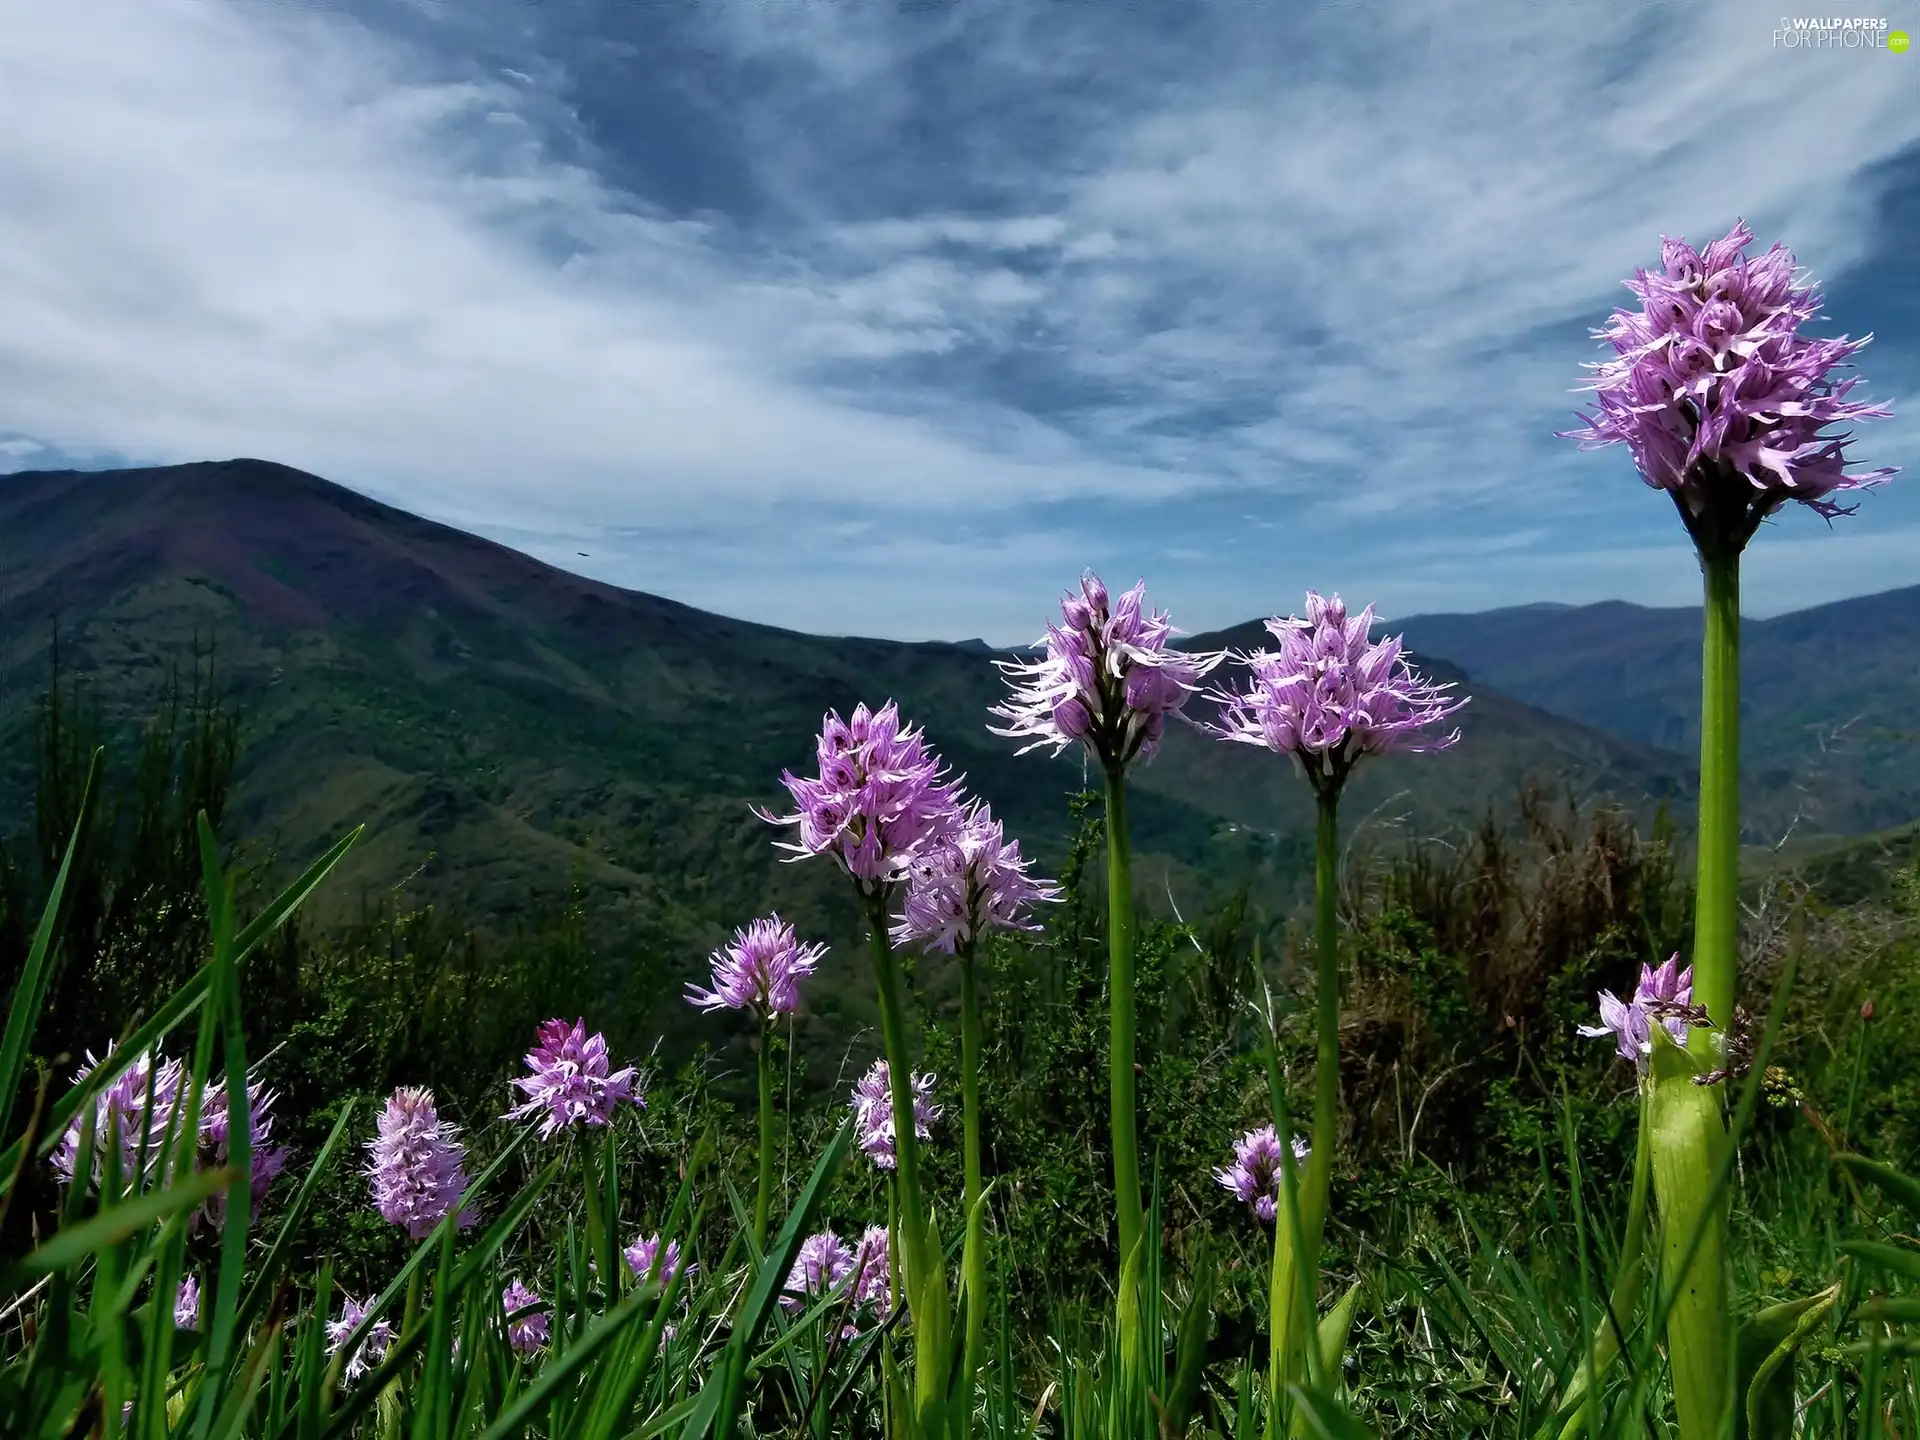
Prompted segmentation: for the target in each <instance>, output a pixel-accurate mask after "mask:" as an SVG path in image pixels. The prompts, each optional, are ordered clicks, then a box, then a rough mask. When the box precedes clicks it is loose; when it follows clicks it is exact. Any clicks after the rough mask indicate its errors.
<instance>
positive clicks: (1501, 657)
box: [1386, 585, 1920, 834]
mask: <svg viewBox="0 0 1920 1440" xmlns="http://www.w3.org/2000/svg"><path fill="white" fill-rule="evenodd" d="M1386 628H1387V629H1389V630H1392V631H1395V632H1398V633H1401V634H1404V635H1405V637H1406V640H1407V643H1408V645H1409V646H1411V647H1412V648H1414V649H1417V650H1422V651H1426V652H1429V653H1433V654H1440V655H1445V656H1447V657H1448V658H1449V659H1451V660H1453V661H1454V662H1455V663H1457V664H1458V665H1459V666H1461V667H1462V668H1463V669H1464V670H1465V671H1466V672H1467V673H1468V674H1470V675H1472V676H1473V677H1474V678H1475V679H1476V680H1477V681H1480V682H1482V683H1485V684H1487V685H1491V686H1493V687H1495V688H1496V689H1499V690H1501V691H1503V692H1505V693H1506V694H1509V695H1512V696H1514V697H1516V698H1518V699H1521V700H1525V701H1527V702H1529V703H1531V704H1535V705H1538V706H1540V707H1541V708H1543V709H1545V710H1549V711H1551V712H1552V713H1554V714H1557V715H1563V716H1566V717H1567V718H1569V719H1574V720H1579V721H1581V722H1582V723H1584V724H1588V725H1592V726H1594V727H1596V728H1597V729H1601V730H1604V731H1606V732H1608V733H1609V734H1612V735H1618V736H1620V737H1621V738H1622V739H1628V740H1634V741H1637V742H1639V743H1641V744H1646V745H1657V746H1661V747H1663V748H1667V749H1672V750H1675V751H1677V752H1680V753H1685V754H1693V753H1695V752H1696V751H1697V748H1698V745H1699V707H1700V629H1701V615H1700V610H1699V609H1698V608H1697V607H1694V608H1681V607H1672V608H1658V609H1655V608H1650V607H1646V606H1640V605H1633V604H1629V603H1627V602H1625V601H1618V600H1613V601H1605V602H1602V603H1600V604H1596V605H1581V606H1571V607H1564V608H1557V609H1552V610H1546V609H1542V608H1541V607H1536V606H1521V607H1514V608H1511V609H1504V610H1491V611H1485V612H1482V613H1479V614H1467V615H1414V616H1410V617H1408V618H1407V619H1405V620H1399V621H1394V622H1391V623H1390V624H1389V625H1388V626H1387V627H1386ZM1741 698H1742V706H1741V725H1742V737H1741V741H1742V743H1741V749H1742V753H1743V757H1744V762H1745V765H1746V770H1747V779H1748V787H1749V789H1750V791H1752V792H1753V793H1752V794H1751V795H1750V797H1749V804H1750V805H1751V806H1755V807H1757V809H1756V814H1757V815H1759V816H1764V817H1766V818H1767V821H1768V822H1769V823H1772V824H1774V825H1779V824H1780V823H1782V820H1781V814H1780V812H1781V811H1782V810H1784V809H1786V808H1787V807H1786V806H1784V805H1783V804H1782V802H1781V794H1782V792H1792V793H1793V795H1794V796H1795V800H1794V804H1795V806H1797V807H1800V808H1801V809H1802V810H1803V812H1804V818H1803V821H1802V823H1803V825H1804V826H1809V827H1811V828H1813V829H1815V830H1821V831H1827V832H1831V833H1837V834H1849V833H1859V832H1866V831H1877V830H1881V829H1885V828H1887V827H1890V826H1896V825H1900V824H1903V823H1905V822H1907V821H1910V820H1912V819H1913V818H1914V817H1915V816H1916V815H1920V749H1916V745H1915V741H1916V739H1917V738H1920V736H1916V733H1915V732H1916V731H1920V585H1916V586H1910V587H1907V588H1904V589H1899V590H1890V591H1887V592H1885V593H1882V594H1879V595H1872V596H1866V597H1862V598H1858V599H1853V600H1845V601H1839V602H1836V603H1834V604H1829V605H1820V606H1816V607H1814V608H1811V609H1807V610H1797V611H1792V612H1790V613H1788V614H1784V615H1776V616H1770V617H1768V618H1766V619H1753V618H1747V619H1744V620H1743V621H1742V622H1741ZM1789 818H1790V817H1789Z"/></svg>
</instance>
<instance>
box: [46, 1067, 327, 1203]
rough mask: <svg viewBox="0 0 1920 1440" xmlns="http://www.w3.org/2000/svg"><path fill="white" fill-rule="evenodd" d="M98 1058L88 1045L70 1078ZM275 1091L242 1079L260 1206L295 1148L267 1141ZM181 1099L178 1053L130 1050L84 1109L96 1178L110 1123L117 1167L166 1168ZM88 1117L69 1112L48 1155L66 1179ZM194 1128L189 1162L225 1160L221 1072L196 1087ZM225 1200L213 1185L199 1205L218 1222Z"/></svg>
mask: <svg viewBox="0 0 1920 1440" xmlns="http://www.w3.org/2000/svg"><path fill="white" fill-rule="evenodd" d="M112 1054H113V1047H112V1045H109V1046H108V1047H107V1055H108V1056H111V1055H112ZM103 1063H105V1061H104V1059H96V1058H95V1057H94V1055H93V1053H92V1052H91V1051H89V1052H87V1058H86V1063H85V1064H83V1065H81V1066H80V1067H79V1069H77V1070H76V1071H75V1072H74V1075H73V1081H74V1083H75V1084H76V1085H77V1084H79V1083H80V1082H81V1081H83V1080H85V1079H86V1077H87V1076H88V1075H89V1074H90V1073H91V1072H92V1071H93V1069H94V1068H95V1067H96V1066H98V1065H100V1064H103ZM277 1098H278V1097H277V1095H276V1093H275V1092H274V1091H273V1090H270V1089H268V1088H267V1087H266V1085H264V1084H263V1083H262V1082H260V1081H258V1080H251V1079H250V1080H249V1081H248V1082H247V1137H248V1141H249V1146H250V1150H249V1161H248V1165H249V1175H248V1184H249V1187H250V1190H251V1194H252V1197H253V1206H254V1209H255V1210H258V1208H259V1206H260V1202H261V1200H262V1199H264V1198H265V1196H266V1193H267V1191H268V1189H269V1188H271V1186H272V1185H273V1182H274V1180H275V1178H276V1177H278V1176H279V1174H280V1172H281V1171H283V1170H284V1169H286V1166H287V1161H288V1160H289V1159H291V1158H292V1155H293V1151H292V1148H291V1147H289V1146H285V1145H275V1144H273V1143H272V1138H273V1113H272V1112H273V1102H274V1101H275V1099H277ZM186 1101H187V1071H186V1067H185V1065H183V1064H182V1063H181V1062H180V1061H179V1060H175V1059H168V1058H164V1057H157V1056H156V1055H155V1054H154V1053H153V1052H152V1051H142V1052H141V1053H140V1054H139V1055H137V1056H135V1057H134V1059H133V1060H132V1062H131V1063H129V1064H128V1066H127V1067H126V1069H124V1070H122V1071H121V1072H120V1073H119V1074H118V1075H117V1076H115V1077H114V1080H113V1083H112V1084H110V1085H108V1086H107V1087H106V1088H105V1089H104V1090H102V1091H101V1092H100V1093H99V1094H98V1095H97V1096H95V1097H94V1100H93V1104H92V1107H91V1111H90V1113H91V1115H92V1119H93V1142H92V1143H93V1152H94V1161H93V1179H94V1181H95V1182H96V1183H97V1182H98V1181H99V1179H100V1176H101V1169H102V1167H101V1152H102V1150H103V1149H104V1147H105V1146H106V1144H107V1137H108V1134H109V1132H111V1131H117V1132H118V1133H119V1137H120V1141H119V1145H120V1169H121V1173H122V1174H123V1175H129V1176H131V1175H134V1174H135V1173H137V1172H142V1167H143V1165H144V1172H143V1173H144V1177H145V1178H146V1179H148V1180H152V1179H154V1178H155V1177H156V1176H159V1175H161V1174H163V1173H166V1168H167V1164H166V1162H167V1161H168V1159H169V1158H170V1156H169V1154H168V1147H169V1145H173V1144H177V1143H178V1136H177V1134H176V1131H177V1129H178V1127H179V1125H180V1124H181V1123H182V1122H183V1121H184V1120H185V1118H186V1116H185V1108H186ZM86 1118H87V1117H86V1115H84V1114H83V1115H76V1116H75V1117H74V1118H73V1120H72V1122H71V1123H70V1124H69V1125H68V1126H67V1128H66V1130H65V1131H64V1132H63V1133H62V1135H61V1137H60V1140H59V1143H58V1144H56V1145H55V1146H54V1149H53V1154H52V1155H51V1156H50V1157H49V1158H50V1160H51V1162H52V1164H53V1168H54V1171H55V1173H57V1174H58V1175H59V1177H60V1179H61V1180H62V1181H63V1182H65V1183H67V1184H72V1183H73V1180H74V1171H75V1169H76V1167H77V1166H78V1164H79V1157H80V1142H81V1132H82V1130H83V1128H84V1125H85V1122H86ZM198 1131H199V1133H198V1136H197V1137H196V1141H197V1143H196V1144H195V1146H194V1147H193V1156H194V1158H193V1161H192V1168H194V1169H203V1168H205V1169H210V1168H214V1167H218V1166H221V1165H225V1164H226V1163H227V1162H228V1160H229V1159H230V1158H231V1157H230V1153H229V1143H230V1142H229V1135H228V1122H227V1082H226V1081H225V1080H224V1079H217V1080H212V1081H209V1082H208V1084H207V1086H206V1088H205V1090H204V1091H203V1092H202V1093H201V1097H200V1117H199V1122H198ZM143 1157H144V1158H143ZM226 1203H227V1197H226V1192H225V1191H216V1192H215V1193H214V1194H213V1195H211V1196H209V1197H208V1199H207V1201H206V1203H205V1205H204V1206H203V1207H202V1212H201V1213H204V1214H205V1215H206V1216H207V1217H209V1218H210V1219H211V1220H213V1222H214V1223H216V1224H218V1223H219V1221H220V1219H221V1217H222V1216H223V1215H224V1214H225V1213H226Z"/></svg>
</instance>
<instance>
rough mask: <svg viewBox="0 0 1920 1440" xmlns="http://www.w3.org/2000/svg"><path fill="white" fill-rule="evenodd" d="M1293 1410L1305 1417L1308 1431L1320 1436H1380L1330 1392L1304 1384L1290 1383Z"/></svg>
mask: <svg viewBox="0 0 1920 1440" xmlns="http://www.w3.org/2000/svg"><path fill="white" fill-rule="evenodd" d="M1287 1392H1288V1393H1289V1394H1290V1395H1292V1396H1293V1405H1294V1414H1295V1415H1296V1416H1298V1417H1299V1418H1300V1419H1302V1420H1304V1421H1306V1424H1307V1429H1308V1433H1309V1434H1312V1435H1315V1436H1317V1437H1318V1440H1380V1437H1379V1436H1378V1435H1376V1434H1375V1433H1374V1432H1373V1431H1371V1430H1369V1429H1368V1428H1367V1427H1366V1426H1365V1425H1364V1424H1362V1423H1361V1421H1360V1418H1359V1417H1358V1416H1357V1415H1355V1414H1354V1413H1353V1412H1352V1411H1351V1410H1349V1409H1348V1408H1347V1407H1346V1406H1345V1405H1343V1404H1341V1403H1340V1401H1338V1400H1336V1399H1334V1398H1333V1397H1332V1396H1331V1395H1323V1394H1321V1393H1320V1392H1319V1391H1318V1390H1311V1389H1309V1388H1308V1387H1306V1386H1305V1385H1289V1386H1288V1387H1287Z"/></svg>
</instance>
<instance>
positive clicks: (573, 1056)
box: [501, 1020, 647, 1140]
mask: <svg viewBox="0 0 1920 1440" xmlns="http://www.w3.org/2000/svg"><path fill="white" fill-rule="evenodd" d="M527 1072H528V1073H527V1074H525V1075H522V1076H519V1077H517V1078H516V1079H515V1080H514V1081H513V1083H514V1085H515V1086H517V1087H518V1088H519V1089H520V1090H521V1091H522V1092H524V1093H525V1095H526V1097H527V1098H526V1100H525V1101H524V1102H523V1103H522V1104H519V1105H516V1106H514V1107H513V1109H511V1110H509V1111H507V1113H506V1114H505V1115H504V1116H503V1117H501V1118H503V1119H506V1120H524V1119H527V1118H528V1117H530V1116H535V1115H540V1116H543V1117H544V1118H543V1119H542V1120H541V1124H540V1138H541V1139H542V1140H546V1139H550V1138H551V1137H552V1136H553V1133H554V1132H555V1131H556V1130H560V1129H564V1128H566V1127H568V1126H573V1125H605V1124H606V1123H607V1122H608V1121H610V1120H611V1119H612V1118H613V1110H614V1107H615V1106H616V1105H618V1104H620V1103H621V1102H622V1101H631V1102H632V1103H633V1104H635V1105H638V1106H640V1107H642V1108H643V1109H644V1108H645V1106H646V1103H647V1100H646V1096H645V1095H644V1094H642V1093H641V1092H640V1091H639V1090H638V1089H637V1088H636V1086H635V1077H636V1074H637V1072H636V1071H635V1070H634V1068H633V1067H632V1066H631V1065H629V1066H627V1067H626V1068H625V1069H622V1070H611V1071H610V1070H609V1063H608V1060H607V1038H606V1036H604V1035H601V1034H598V1033H596V1034H593V1035H588V1034H587V1025H586V1021H584V1020H576V1021H574V1022H573V1024H572V1025H568V1024H567V1022H566V1021H564V1020H547V1021H544V1022H542V1024H541V1026H540V1029H539V1032H538V1035H537V1037H536V1043H535V1045H534V1048H533V1049H532V1050H529V1051H528V1052H527Z"/></svg>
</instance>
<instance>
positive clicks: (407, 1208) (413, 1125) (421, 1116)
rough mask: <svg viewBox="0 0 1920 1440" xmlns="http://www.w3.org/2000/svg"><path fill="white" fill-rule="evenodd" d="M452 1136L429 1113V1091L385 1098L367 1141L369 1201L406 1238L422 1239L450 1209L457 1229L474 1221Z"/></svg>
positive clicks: (462, 1156)
mask: <svg viewBox="0 0 1920 1440" xmlns="http://www.w3.org/2000/svg"><path fill="white" fill-rule="evenodd" d="M457 1133H458V1132H457V1131H456V1130H455V1129H454V1127H453V1126H452V1125H449V1124H448V1123H447V1122H445V1121H444V1120H442V1119H441V1118H440V1116H439V1113H438V1112H437V1111H436V1110H435V1109H434V1106H433V1092H432V1091H431V1090H419V1089H408V1088H406V1087H404V1086H403V1087H402V1088H400V1089H398V1090H395V1091H394V1092H393V1095H392V1096H391V1097H390V1098H389V1099H388V1101H387V1108H386V1110H385V1111H384V1112H383V1113H382V1114H381V1116H380V1127H379V1132H378V1133H377V1134H376V1135H375V1137H374V1138H373V1139H372V1140H370V1141H369V1142H368V1143H367V1150H368V1152H369V1153H370V1154H371V1155H372V1157H373V1159H372V1162H371V1163H370V1164H369V1165H368V1166H367V1175H368V1177H369V1178H370V1179H371V1180H372V1181H373V1203H374V1205H375V1207H376V1208H377V1209H378V1210H379V1211H380V1214H381V1217H382V1218H383V1219H386V1220H388V1221H390V1222H392V1223H393V1224H395V1225H401V1226H405V1227H406V1231H407V1235H408V1237H409V1238H410V1239H414V1240H421V1239H424V1238H425V1237H426V1236H427V1235H428V1234H430V1233H431V1232H432V1230H433V1227H434V1226H436V1225H438V1224H439V1223H440V1222H441V1220H443V1219H445V1218H446V1216H447V1215H448V1214H450V1213H451V1212H453V1211H454V1210H456V1209H457V1210H459V1211H460V1215H459V1219H458V1220H457V1221H456V1222H455V1223H456V1224H458V1225H463V1226H464V1225H471V1224H473V1223H474V1221H476V1220H477V1219H479V1216H478V1214H477V1213H476V1212H475V1211H474V1210H473V1208H472V1207H471V1206H470V1205H466V1204H464V1201H465V1197H466V1193H467V1175H466V1171H465V1169H463V1168H462V1167H463V1165H464V1163H465V1161H466V1149H465V1147H464V1146H462V1145H461V1144H460V1142H459V1141H458V1140H456V1139H454V1136H455V1135H456V1134H457Z"/></svg>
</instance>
